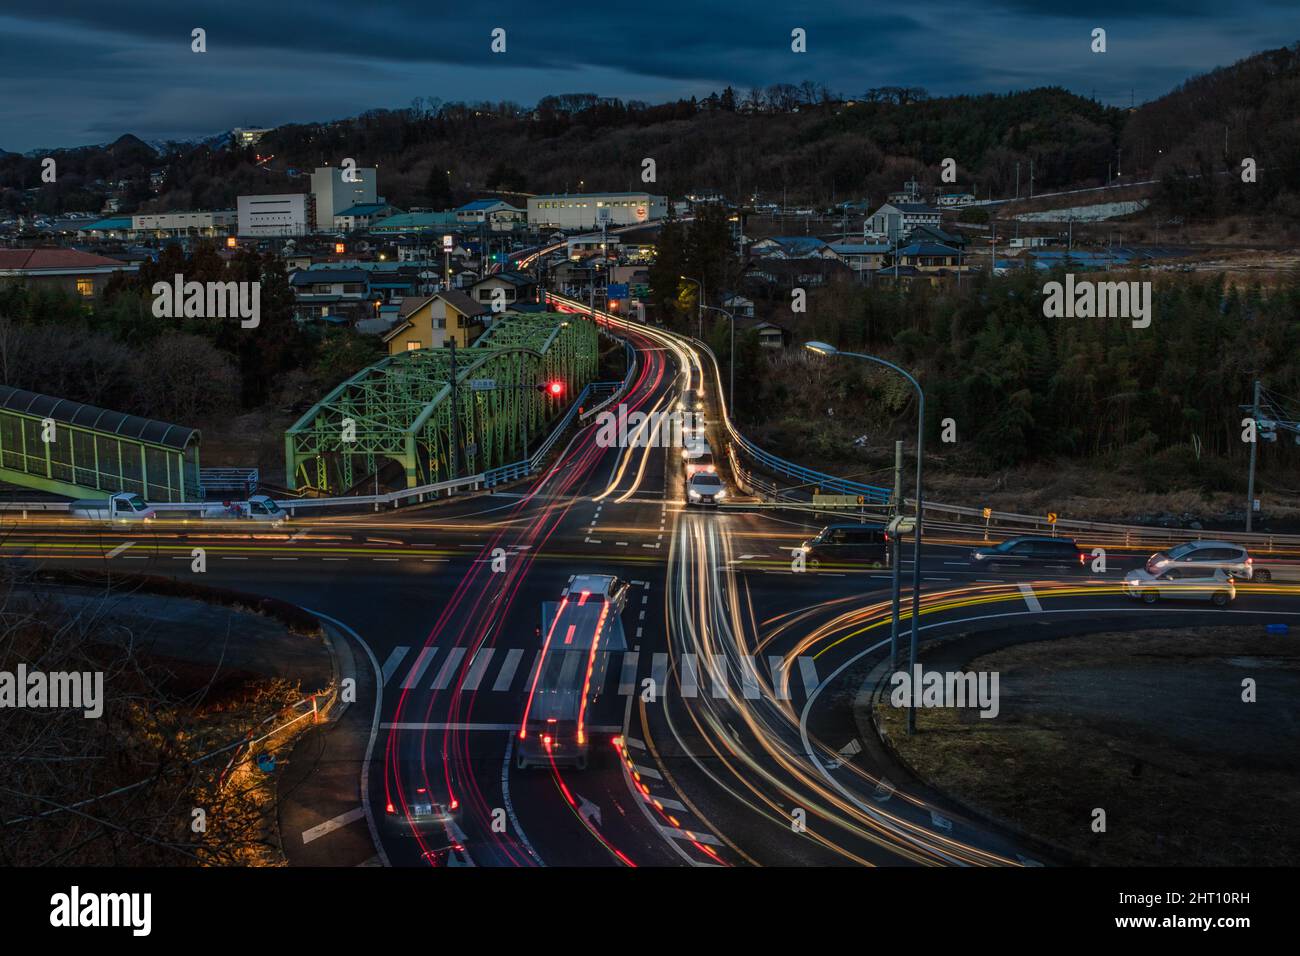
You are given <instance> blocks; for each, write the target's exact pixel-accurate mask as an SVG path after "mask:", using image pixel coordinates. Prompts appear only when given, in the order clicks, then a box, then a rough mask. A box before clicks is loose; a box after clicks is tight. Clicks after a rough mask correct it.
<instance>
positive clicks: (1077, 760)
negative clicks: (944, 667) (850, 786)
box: [877, 625, 1300, 866]
mask: <svg viewBox="0 0 1300 956" xmlns="http://www.w3.org/2000/svg"><path fill="white" fill-rule="evenodd" d="M963 669H966V670H977V671H996V672H997V673H998V674H999V675H1000V698H1001V712H1000V714H999V715H998V716H997V717H996V718H995V719H991V720H990V719H981V718H979V717H978V716H977V713H976V712H975V711H974V710H955V709H928V710H920V711H918V713H917V730H918V733H917V734H916V736H914V737H912V738H908V737H906V736H904V735H903V733H902V731H903V726H904V721H905V719H906V711H903V710H896V709H894V708H892V707H890V706H888V703H887V701H885V702H884V706H878V708H877V716H878V717H879V719H880V720H881V721H882V722H883V724H884V726H885V729H886V732H887V733H888V735H889V739H890V742H891V743H892V744H893V746H894V747H895V749H896V751H897V752H898V754H899V756H900V757H902V759H903V760H904V761H905V762H906V763H907V764H909V765H910V766H911V767H912V769H913V770H914V771H915V772H916V773H917V774H918V775H919V776H920V777H922V778H924V779H925V780H926V781H927V782H929V783H931V784H932V785H933V786H935V787H936V788H938V789H940V790H942V791H944V792H945V793H948V794H950V795H951V796H952V797H953V798H955V799H957V800H960V801H962V802H964V803H966V804H967V805H968V806H970V807H972V808H973V809H975V810H976V811H977V812H980V813H982V814H984V815H986V816H988V817H990V818H992V819H995V820H998V821H1000V822H1002V823H1004V824H1007V825H1009V826H1012V827H1014V828H1016V829H1018V830H1020V831H1022V832H1025V833H1027V834H1030V835H1032V836H1033V837H1035V838H1036V839H1039V840H1041V841H1044V842H1046V843H1048V844H1050V845H1053V846H1055V847H1057V848H1058V849H1059V850H1060V851H1061V853H1062V855H1063V858H1066V859H1068V858H1071V857H1073V858H1076V859H1079V860H1082V861H1087V862H1091V863H1100V864H1105V865H1117V866H1118V865H1174V866H1223V865H1248V864H1250V865H1272V866H1283V865H1291V864H1292V863H1293V862H1294V860H1295V858H1296V855H1297V853H1300V825H1297V823H1296V821H1297V820H1300V769H1298V768H1297V766H1296V762H1295V755H1296V754H1297V753H1300V719H1298V718H1297V712H1296V706H1295V705H1296V701H1297V700H1300V643H1297V639H1296V637H1295V636H1294V635H1291V636H1272V635H1268V634H1266V633H1265V632H1264V630H1263V627H1262V626H1258V625H1257V626H1253V627H1250V628H1245V627H1226V626H1225V627H1208V628H1196V629H1160V630H1148V631H1137V632H1126V633H1102V634H1093V635H1086V636H1079V637H1067V638H1060V639H1057V640H1052V641H1041V642H1034V643H1030V644H1020V645H1015V646H1012V647H1008V648H1004V649H1001V650H998V651H994V652H992V653H989V654H986V655H983V656H981V657H978V658H975V659H974V660H972V661H970V662H969V663H967V664H966V665H964V668H963ZM1245 678H1250V679H1252V680H1254V681H1255V682H1256V688H1257V691H1256V692H1257V702H1255V703H1245V702H1243V700H1242V694H1243V687H1242V681H1243V679H1245ZM1096 808H1101V809H1103V810H1105V812H1106V832H1104V833H1095V832H1093V830H1092V824H1093V811H1094V809H1096Z"/></svg>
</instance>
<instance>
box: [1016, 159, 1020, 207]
mask: <svg viewBox="0 0 1300 956" xmlns="http://www.w3.org/2000/svg"><path fill="white" fill-rule="evenodd" d="M1016 198H1017V199H1019V198H1020V160H1018V159H1017V160H1016Z"/></svg>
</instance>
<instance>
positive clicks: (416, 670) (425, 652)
mask: <svg viewBox="0 0 1300 956" xmlns="http://www.w3.org/2000/svg"><path fill="white" fill-rule="evenodd" d="M437 653H438V649H437V648H436V647H422V648H420V653H419V654H418V655H416V658H415V663H414V664H412V665H411V672H410V673H409V674H407V675H406V680H404V681H402V690H410V689H411V688H412V687H414V686H415V685H416V684H418V683H419V682H420V678H421V677H423V676H424V672H425V671H426V670H427V669H428V667H429V662H430V661H432V660H433V655H434V654H437Z"/></svg>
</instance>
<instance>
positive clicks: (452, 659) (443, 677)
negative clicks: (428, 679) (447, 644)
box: [431, 647, 465, 690]
mask: <svg viewBox="0 0 1300 956" xmlns="http://www.w3.org/2000/svg"><path fill="white" fill-rule="evenodd" d="M464 656H465V648H463V647H453V648H452V649H451V651H450V652H449V653H448V654H447V659H446V660H445V661H443V662H442V669H441V670H440V671H438V676H437V677H435V678H434V679H433V687H432V688H431V689H432V690H446V689H447V685H448V684H450V683H451V679H452V677H453V676H455V674H456V668H457V667H459V666H460V661H461V658H463V657H464Z"/></svg>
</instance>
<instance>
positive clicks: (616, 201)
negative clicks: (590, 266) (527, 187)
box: [528, 193, 668, 229]
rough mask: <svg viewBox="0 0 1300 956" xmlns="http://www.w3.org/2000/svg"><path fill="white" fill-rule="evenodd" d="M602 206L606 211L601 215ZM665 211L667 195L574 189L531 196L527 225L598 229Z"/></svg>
mask: <svg viewBox="0 0 1300 956" xmlns="http://www.w3.org/2000/svg"><path fill="white" fill-rule="evenodd" d="M602 210H608V215H606V216H604V217H603V218H602V212H601V211H602ZM667 215H668V199H667V197H665V196H654V195H651V194H650V193H577V194H575V195H569V194H567V193H566V194H564V195H556V196H531V197H529V199H528V225H529V226H531V227H533V228H550V229H599V228H600V226H601V223H602V221H603V222H604V223H606V224H607V225H610V226H630V225H634V224H636V223H638V222H651V221H652V220H655V219H663V218H665V217H666V216H667Z"/></svg>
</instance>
